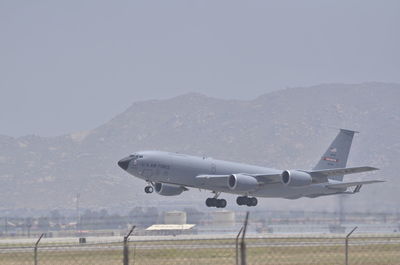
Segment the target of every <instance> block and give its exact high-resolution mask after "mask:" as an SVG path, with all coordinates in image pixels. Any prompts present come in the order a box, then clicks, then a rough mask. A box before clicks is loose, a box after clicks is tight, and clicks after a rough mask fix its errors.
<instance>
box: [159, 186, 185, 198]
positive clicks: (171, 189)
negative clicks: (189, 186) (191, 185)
mask: <svg viewBox="0 0 400 265" xmlns="http://www.w3.org/2000/svg"><path fill="white" fill-rule="evenodd" d="M154 189H155V190H156V192H157V193H158V194H160V195H163V196H175V195H179V194H181V193H182V192H184V191H185V188H184V187H182V186H177V185H172V184H165V183H156V184H155V185H154Z"/></svg>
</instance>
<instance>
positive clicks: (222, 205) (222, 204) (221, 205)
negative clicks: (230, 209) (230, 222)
mask: <svg viewBox="0 0 400 265" xmlns="http://www.w3.org/2000/svg"><path fill="white" fill-rule="evenodd" d="M216 206H217V208H225V207H226V200H225V199H220V200H217V205H216Z"/></svg>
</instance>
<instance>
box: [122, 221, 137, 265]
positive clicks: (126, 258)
mask: <svg viewBox="0 0 400 265" xmlns="http://www.w3.org/2000/svg"><path fill="white" fill-rule="evenodd" d="M135 227H136V226H132V229H131V230H130V231H129V233H128V234H127V235H126V236H124V250H123V251H124V253H123V254H124V259H123V264H124V265H129V247H128V239H129V236H130V235H131V234H132V232H133V229H135Z"/></svg>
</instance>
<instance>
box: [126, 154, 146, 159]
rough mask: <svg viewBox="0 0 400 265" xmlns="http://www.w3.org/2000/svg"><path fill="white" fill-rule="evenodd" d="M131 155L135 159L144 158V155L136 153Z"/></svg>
mask: <svg viewBox="0 0 400 265" xmlns="http://www.w3.org/2000/svg"><path fill="white" fill-rule="evenodd" d="M129 157H131V158H134V159H138V158H143V156H142V155H136V154H133V155H130V156H129Z"/></svg>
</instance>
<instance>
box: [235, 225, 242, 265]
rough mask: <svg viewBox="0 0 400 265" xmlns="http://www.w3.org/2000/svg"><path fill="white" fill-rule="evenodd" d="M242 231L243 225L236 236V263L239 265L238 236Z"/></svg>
mask: <svg viewBox="0 0 400 265" xmlns="http://www.w3.org/2000/svg"><path fill="white" fill-rule="evenodd" d="M242 231H243V226H242V227H241V228H240V230H239V233H238V234H237V236H236V265H239V237H240V234H241V233H242Z"/></svg>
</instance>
